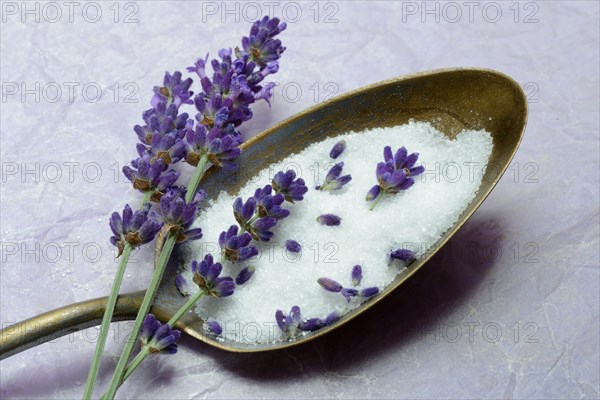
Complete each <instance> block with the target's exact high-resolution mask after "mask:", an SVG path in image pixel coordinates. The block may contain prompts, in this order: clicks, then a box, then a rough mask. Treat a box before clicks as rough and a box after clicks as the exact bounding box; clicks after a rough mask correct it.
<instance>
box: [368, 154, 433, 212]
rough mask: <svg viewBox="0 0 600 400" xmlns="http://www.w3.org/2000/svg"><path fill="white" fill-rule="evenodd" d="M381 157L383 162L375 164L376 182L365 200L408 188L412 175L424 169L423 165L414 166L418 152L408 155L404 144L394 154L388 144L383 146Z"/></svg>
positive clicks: (420, 172)
mask: <svg viewBox="0 0 600 400" xmlns="http://www.w3.org/2000/svg"><path fill="white" fill-rule="evenodd" d="M383 158H384V162H382V163H379V164H377V168H376V170H375V175H376V177H377V181H378V184H377V185H375V186H373V187H372V188H371V189H370V190H369V192H368V193H367V196H366V199H367V201H374V200H376V199H379V198H380V197H379V196H380V195H381V194H382V193H383V194H386V193H387V194H396V193H398V192H400V191H401V190H406V189H408V188H410V187H411V186H412V185H413V184H414V183H415V181H414V179H413V178H412V177H414V176H416V175H419V174H422V173H423V172H424V171H425V169H424V168H423V166H418V167H415V166H414V165H415V163H416V162H417V159H418V158H419V153H412V154H410V155H409V154H408V152H407V151H406V148H405V147H404V146H403V147H400V148H399V149H398V150H397V151H396V154H395V155H392V149H391V147H390V146H385V147H384V149H383ZM376 204H377V202H374V203H373V204H372V206H371V209H373V208H374V207H375V205H376Z"/></svg>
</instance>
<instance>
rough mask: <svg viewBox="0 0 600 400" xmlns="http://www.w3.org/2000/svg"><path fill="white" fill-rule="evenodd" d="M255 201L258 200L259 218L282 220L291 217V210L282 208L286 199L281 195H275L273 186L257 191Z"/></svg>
mask: <svg viewBox="0 0 600 400" xmlns="http://www.w3.org/2000/svg"><path fill="white" fill-rule="evenodd" d="M254 199H255V200H256V204H257V212H258V216H259V217H272V218H275V219H277V220H280V219H283V218H286V217H287V216H289V215H290V211H289V210H286V209H285V208H283V207H281V204H283V202H284V201H285V197H284V196H283V195H282V194H280V193H279V194H275V195H273V188H272V186H271V185H266V186H265V187H264V188H262V189H256V191H255V192H254Z"/></svg>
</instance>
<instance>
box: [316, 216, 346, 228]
mask: <svg viewBox="0 0 600 400" xmlns="http://www.w3.org/2000/svg"><path fill="white" fill-rule="evenodd" d="M317 222H318V223H320V224H321V225H326V226H338V225H339V224H340V223H341V222H342V219H341V218H340V217H338V216H337V215H334V214H323V215H320V216H318V217H317Z"/></svg>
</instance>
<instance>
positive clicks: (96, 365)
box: [83, 191, 152, 400]
mask: <svg viewBox="0 0 600 400" xmlns="http://www.w3.org/2000/svg"><path fill="white" fill-rule="evenodd" d="M151 195H152V192H151V191H147V192H145V193H144V197H143V198H142V205H141V206H140V209H141V208H143V207H144V205H145V204H146V203H147V202H148V201H149V200H150V196H151ZM131 250H133V247H132V246H131V245H130V244H129V243H125V246H124V247H123V254H121V261H120V262H119V267H118V268H117V273H116V275H115V279H114V281H113V285H112V288H111V291H110V294H109V296H108V302H107V304H106V309H105V310H104V315H103V316H102V325H101V326H100V333H99V335H98V342H97V343H96V350H95V351H94V357H93V358H92V364H91V365H90V372H89V373H88V377H87V382H86V384H85V389H84V392H83V398H84V400H87V399H90V398H91V397H92V394H93V392H94V386H95V385H96V378H97V376H98V370H99V369H100V361H101V359H102V352H103V351H104V346H105V345H106V338H107V336H108V331H109V328H110V323H111V321H112V317H113V314H114V312H115V305H116V303H117V297H118V296H119V290H120V289H121V284H122V282H123V276H124V275H125V269H126V268H127V263H128V261H129V256H130V255H131Z"/></svg>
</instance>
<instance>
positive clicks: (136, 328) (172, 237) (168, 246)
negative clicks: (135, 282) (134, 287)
mask: <svg viewBox="0 0 600 400" xmlns="http://www.w3.org/2000/svg"><path fill="white" fill-rule="evenodd" d="M177 235H178V233H177V232H175V233H171V234H169V236H168V237H167V240H165V244H164V245H163V248H162V251H161V252H160V258H159V259H158V264H157V265H156V268H155V270H154V275H153V276H152V280H151V281H150V285H149V286H148V289H147V290H146V294H145V296H144V299H143V300H142V305H141V306H140V310H139V311H138V315H137V317H136V319H135V323H134V324H133V330H132V332H131V335H130V336H129V339H128V340H127V343H126V344H125V348H124V349H123V353H122V354H121V358H119V362H118V364H117V367H116V368H115V372H114V373H113V376H112V379H111V381H110V386H109V387H108V391H107V392H106V398H107V399H111V400H112V399H114V397H115V394H116V392H117V389H118V388H119V385H120V383H121V379H122V378H123V374H124V373H125V367H126V366H127V362H128V361H129V357H130V356H131V353H132V352H133V347H134V346H135V343H136V339H137V337H138V335H139V333H140V330H141V327H142V323H143V322H144V318H145V317H146V314H148V312H149V311H150V306H152V301H153V300H154V296H155V295H156V291H157V290H158V286H159V284H160V281H161V280H162V276H163V273H164V272H165V268H166V266H167V261H168V260H169V257H170V256H171V252H172V251H173V247H175V242H176V241H177Z"/></svg>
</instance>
